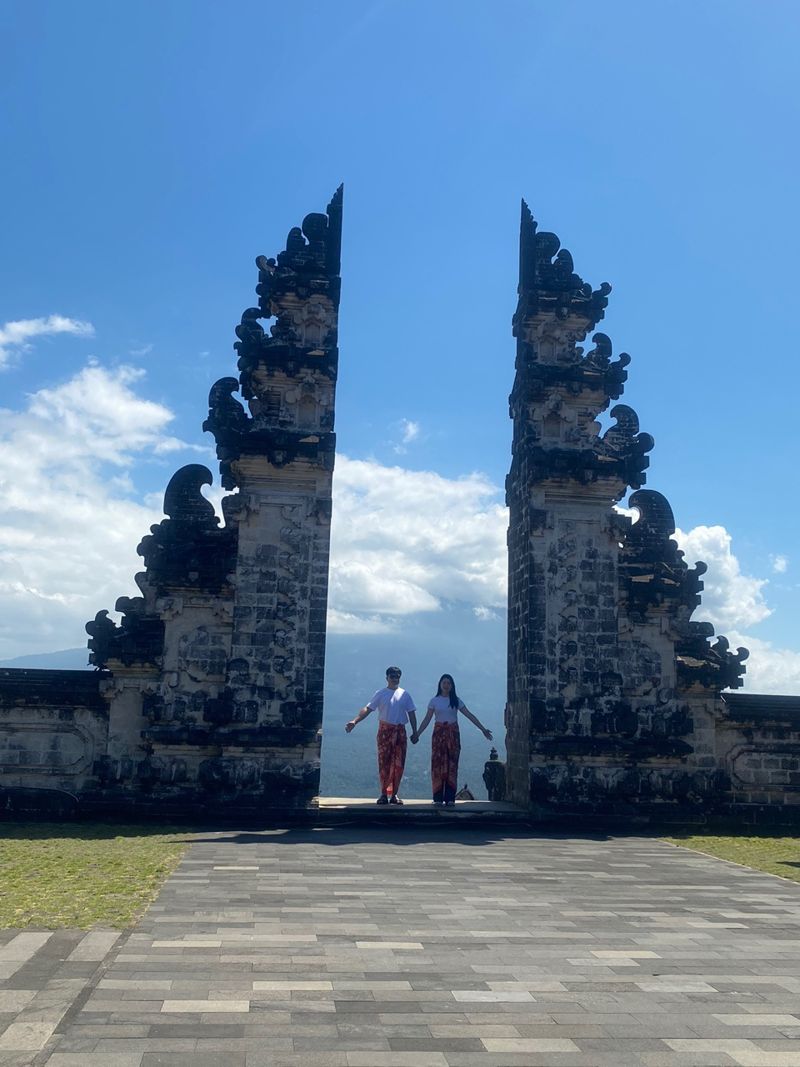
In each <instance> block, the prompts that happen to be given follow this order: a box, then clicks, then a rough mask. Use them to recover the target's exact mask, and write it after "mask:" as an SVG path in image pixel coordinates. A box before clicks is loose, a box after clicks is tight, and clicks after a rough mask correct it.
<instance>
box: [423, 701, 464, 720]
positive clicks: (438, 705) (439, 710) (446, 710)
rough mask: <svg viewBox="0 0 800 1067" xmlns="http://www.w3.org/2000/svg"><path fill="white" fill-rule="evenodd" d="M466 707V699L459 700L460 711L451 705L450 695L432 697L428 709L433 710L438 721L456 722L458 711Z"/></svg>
mask: <svg viewBox="0 0 800 1067" xmlns="http://www.w3.org/2000/svg"><path fill="white" fill-rule="evenodd" d="M463 707H464V701H463V700H459V702H458V711H456V709H455V708H452V707H450V697H431V699H430V700H429V701H428V711H432V712H433V715H434V718H435V719H436V722H456V720H457V719H458V712H459V711H461V710H462V709H463Z"/></svg>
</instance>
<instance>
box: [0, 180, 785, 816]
mask: <svg viewBox="0 0 800 1067" xmlns="http://www.w3.org/2000/svg"><path fill="white" fill-rule="evenodd" d="M341 234H342V190H341V188H340V189H339V190H338V191H337V193H336V194H335V196H334V197H333V199H332V200H331V202H330V204H329V205H328V208H327V210H326V212H325V213H324V214H322V213H314V214H310V215H307V216H306V217H305V219H304V220H303V223H302V226H301V227H294V228H293V229H291V230H290V231H289V235H288V238H287V241H286V248H285V249H284V250H283V251H281V252H280V253H279V254H278V255H277V256H276V257H275V258H274V259H272V258H269V259H268V258H266V257H264V256H259V257H258V259H257V260H256V264H257V267H258V284H257V286H256V293H257V295H258V305H257V306H255V307H251V308H248V309H247V310H246V311H245V312H244V314H243V315H242V319H241V322H240V324H239V325H238V326H237V327H236V335H237V337H238V340H237V342H236V344H235V346H234V347H235V348H236V350H237V351H238V371H239V375H238V377H236V378H235V377H229V378H222V379H220V381H218V382H217V383H216V384H215V385H214V386H213V388H212V389H211V394H210V397H209V413H208V417H207V419H206V421H205V422H204V424H203V428H204V429H205V430H208V431H210V432H211V433H212V434H213V436H214V438H215V441H216V447H217V456H218V459H219V463H220V476H221V481H222V486H223V488H224V489H227V490H230V493H229V495H228V496H226V497H225V498H224V499H223V513H224V519H225V523H224V525H220V522H219V519H218V518H217V517H216V515H215V514H214V510H213V508H212V506H211V505H210V504H209V502H208V501H207V500H206V499H205V497H204V496H203V495H202V492H201V489H202V487H203V486H204V485H208V484H212V481H213V478H212V474H211V472H210V471H209V470H208V469H207V468H205V467H203V466H199V465H195V464H192V465H189V466H187V467H183V468H181V470H179V471H178V472H177V473H176V474H175V475H174V476H173V478H172V480H171V481H170V483H169V485H168V486H167V490H166V495H165V500H164V510H165V513H166V518H164V520H163V521H162V522H160V523H159V524H158V525H156V526H153V527H152V528H151V531H150V533H149V534H147V535H146V536H145V537H144V538H143V540H142V542H141V544H140V545H139V547H138V552H139V555H141V556H142V558H143V560H144V570H143V571H142V572H141V573H139V574H137V575H136V583H137V585H138V587H139V589H140V592H141V595H140V596H138V597H121V598H120V599H119V600H118V601H117V604H116V609H117V611H118V612H119V613H120V614H121V621H120V622H119V623H115V622H114V621H112V620H111V619H110V618H109V614H108V611H107V610H105V609H103V610H101V611H99V612H98V613H97V615H96V617H95V618H94V620H93V621H91V622H89V623H88V624H87V627H86V629H87V631H88V633H89V635H90V639H89V649H90V661H91V662H92V663H93V664H94V666H95V667H96V668H97V670H96V671H95V672H94V673H89V672H81V671H31V670H8V669H6V670H2V671H0V808H5V809H6V810H11V811H14V810H18V811H19V810H26V809H27V808H29V807H31V806H39V807H45V808H46V807H50V808H51V809H52V810H54V811H58V810H63V809H65V808H68V807H69V806H70V805H72V806H75V805H77V806H78V807H79V808H80V809H83V810H86V811H103V810H127V811H129V812H134V811H153V812H163V813H164V814H167V813H170V812H174V813H178V812H187V811H193V812H205V813H207V814H214V813H217V814H218V813H221V812H223V811H239V812H242V813H245V812H249V813H266V812H269V811H278V810H280V809H285V808H302V807H305V806H306V805H308V804H309V802H310V801H311V800H312V799H313V798H314V797H315V796H316V794H317V792H318V786H319V761H320V728H321V724H322V695H323V678H324V660H325V620H326V608H327V589H328V563H329V545H330V521H331V480H332V475H333V466H334V455H335V434H334V408H335V390H336V377H337V368H338V356H339V353H338V337H337V329H338V309H339V294H340V286H341V280H340V252H341ZM609 293H610V286H608V285H607V284H603V285H601V286H600V288H599V289H592V287H591V285H589V284H587V283H585V282H584V281H583V279H582V278H581V277H580V276H579V275H578V274H576V273H575V270H574V267H573V262H572V258H571V256H570V255H569V253H568V252H567V251H566V250H565V249H562V248H561V247H560V242H559V240H558V238H557V237H556V236H555V235H554V234H551V233H542V232H539V231H538V230H537V225H536V223H535V221H534V220H533V218H532V216H531V214H530V212H529V210H528V208H527V206H525V205H524V204H523V209H522V223H521V232H520V281H519V302H518V305H517V310H516V313H515V315H514V319H513V332H514V336H515V338H516V342H517V358H516V378H515V381H514V385H513V389H512V392H511V397H510V411H511V417H512V419H513V422H514V435H513V446H512V462H511V470H510V473H509V475H508V480H507V500H508V505H509V511H510V524H509V533H508V550H509V610H508V703H507V707H506V730H507V750H508V762H507V767H506V768H505V773H504V774H500V773H497V772H498V770H499V769H498V768H497V767H494V768H493V770H494V772H495V774H496V777H497V778H498V779H499V778H504V779H505V795H506V797H507V799H509V800H511V801H513V802H514V803H515V804H517V805H518V806H519V807H521V808H523V809H529V810H530V811H531V812H532V813H534V814H539V815H552V814H558V813H570V812H572V813H574V812H585V813H589V812H591V813H597V814H603V815H607V814H614V815H617V816H621V817H623V818H625V817H629V816H632V815H641V814H647V815H654V814H655V815H658V816H661V817H665V816H666V817H671V818H697V817H698V816H705V815H707V814H709V813H714V812H720V813H730V812H736V813H738V814H740V815H742V816H744V817H747V818H750V819H756V818H759V817H770V818H781V819H790V818H791V817H792V816H794V815H796V813H797V812H798V811H800V807H799V806H798V805H800V698H795V697H774V696H754V695H751V694H735V693H730V690H731V689H736V688H738V687H740V686H741V678H742V675H743V673H744V670H745V668H744V660H745V659H746V656H747V652H746V650H744V649H739V650H738V651H736V652H733V651H731V649H730V648H729V647H728V642H727V641H726V639H725V638H724V637H717V638H715V637H714V632H713V627H712V626H711V625H710V624H708V623H704V622H695V621H693V619H692V615H693V613H694V612H695V609H696V608H697V607H698V606H699V604H700V593H701V590H702V588H703V583H702V580H701V576H702V574H703V572H704V570H705V566H704V564H701V563H699V564H697V565H696V566H695V567H693V568H691V567H689V566H688V565H687V564H686V562H685V561H684V559H683V554H682V553H681V552H680V551H679V549H678V547H677V545H676V543H675V541H674V540H673V539H672V534H673V533H674V530H675V524H674V520H673V516H672V512H671V509H670V506H669V504H668V502H667V501H666V499H665V498H664V497H663V496H661V495H660V494H659V493H657V492H653V491H652V490H649V489H642V488H641V487H642V486H643V484H644V482H645V470H646V468H647V466H648V462H649V460H648V453H649V452H650V451H651V449H652V448H653V439H652V438H651V437H650V435H649V434H647V433H643V432H640V430H639V424H638V419H637V416H636V413H635V412H634V411H633V409H632V408H630V407H628V406H627V405H625V404H619V403H617V404H615V406H614V407H612V408H611V412H610V414H611V416H612V418H613V419H614V423H613V425H612V426H611V427H610V428H609V429H608V430H606V432H605V433H603V434H602V435H601V433H600V425H599V423H598V422H597V417H598V415H599V414H600V413H601V412H603V411H605V410H606V409H607V408H608V407H609V405H610V404H611V402H612V401H617V400H618V399H619V397H620V396H621V395H622V392H623V388H624V384H625V381H626V379H627V373H628V372H627V366H628V364H629V362H630V357H629V356H627V355H626V354H624V353H622V354H620V355H619V356H617V357H616V358H614V356H613V353H612V345H611V341H610V339H609V338H608V337H607V336H606V335H605V334H603V333H595V334H594V335H593V337H592V339H591V347H590V348H589V350H588V351H585V349H584V347H583V345H582V342H584V341H585V339H586V337H587V336H588V335H589V334H590V333H591V332H592V331H593V330H594V329H595V327H596V326H597V324H598V322H600V320H601V319H602V318H603V315H604V310H605V307H606V305H607V303H608V294H609ZM263 323H266V324H268V329H265V328H264V325H262V324H263ZM236 394H239V396H240V397H241V400H240V399H238V398H237V395H236ZM242 401H244V403H242ZM628 489H633V490H634V493H633V495H632V496H631V497H630V500H629V505H630V507H631V508H633V509H635V511H636V513H638V521H636V522H634V521H632V519H631V518H630V517H628V516H627V515H626V514H623V513H620V512H617V511H616V510H615V509H614V507H613V505H614V504H615V503H616V502H618V501H620V500H621V499H622V498H623V497H624V495H625V494H626V493H627V491H628Z"/></svg>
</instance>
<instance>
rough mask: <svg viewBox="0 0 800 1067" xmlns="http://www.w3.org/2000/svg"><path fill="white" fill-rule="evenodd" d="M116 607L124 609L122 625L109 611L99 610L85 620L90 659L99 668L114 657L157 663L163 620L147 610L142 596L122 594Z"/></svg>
mask: <svg viewBox="0 0 800 1067" xmlns="http://www.w3.org/2000/svg"><path fill="white" fill-rule="evenodd" d="M115 608H116V610H117V611H121V612H123V615H122V619H121V623H120V625H119V626H117V625H116V623H114V622H113V621H112V620H111V619H109V617H108V612H107V611H98V613H97V614H96V615H95V617H94V620H93V621H92V622H87V623H86V632H87V633H88V634H89V635H90V640H89V642H88V644H89V650H90V655H89V662H90V663H93V664H94V666H95V667H97V668H98V670H101V669H104V668H106V667H108V665H109V662H111V661H114V662H118V663H123V664H124V665H125V666H126V667H131V666H133V665H134V664H142V665H149V666H153V667H155V666H158V664H159V663H160V657H161V652H162V650H163V648H164V623H163V621H162V620H161V619H160V618H158V616H155V615H150V616H148V615H146V614H145V612H144V601H143V600H142V598H141V597H133V598H130V597H124V596H123V597H119V598H118V599H117V603H116V605H115Z"/></svg>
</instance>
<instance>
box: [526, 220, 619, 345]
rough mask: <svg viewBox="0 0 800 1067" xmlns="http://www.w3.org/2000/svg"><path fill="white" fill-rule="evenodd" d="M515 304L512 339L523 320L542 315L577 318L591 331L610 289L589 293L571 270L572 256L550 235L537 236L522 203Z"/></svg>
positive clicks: (600, 315) (585, 284)
mask: <svg viewBox="0 0 800 1067" xmlns="http://www.w3.org/2000/svg"><path fill="white" fill-rule="evenodd" d="M518 291H519V303H518V305H517V311H516V313H515V315H514V320H513V327H514V336H515V337H518V336H519V333H518V332H517V331H518V327H519V326H520V325H521V324H522V323H523V322H524V321H525V320H526V319H530V318H532V317H533V316H535V315H539V314H540V313H544V312H551V313H554V314H555V316H556V318H558V319H567V318H572V319H577V320H580V321H581V322H582V323H583V324H585V328H586V330H587V331H588V330H591V329H592V328H593V327H594V326H596V325H597V323H598V322H599V321H600V320H601V319H602V318H603V316H604V314H605V309H606V307H607V306H608V294H609V293H610V292H611V286H610V285H609V284H608V282H603V283H602V285H601V286H600V288H599V289H595V290H592V287H591V285H589V284H588V283H587V282H584V280H583V278H581V277H580V275H578V274H576V273H575V271H574V267H573V263H572V256H571V255H570V254H569V252H568V251H567V250H566V248H561V242H560V241H559V239H558V237H556V235H555V234H554V233H544V232H542V233H538V232H537V223H536V220H535V219H534V217H533V215H532V214H531V211H530V208H529V207H528V205H527V204H526V203H525V201H524V200H523V201H522V218H521V222H520V249H519V290H518Z"/></svg>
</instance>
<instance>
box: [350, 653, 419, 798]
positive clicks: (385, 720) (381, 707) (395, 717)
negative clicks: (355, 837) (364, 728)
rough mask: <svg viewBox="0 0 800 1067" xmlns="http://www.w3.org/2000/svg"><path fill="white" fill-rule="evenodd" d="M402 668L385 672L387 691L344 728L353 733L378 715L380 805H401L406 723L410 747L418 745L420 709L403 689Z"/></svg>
mask: <svg viewBox="0 0 800 1067" xmlns="http://www.w3.org/2000/svg"><path fill="white" fill-rule="evenodd" d="M402 673H403V672H402V671H401V670H400V668H399V667H387V668H386V688H385V689H379V690H378V692H377V693H376V694H375V696H374V697H373V698H372V699H371V700H370V701H369V703H367V704H365V705H364V707H363V708H362V709H361V710H360V711H359V713H358V715H356V717H355V718H354V719H351V720H350V722H348V723H347V724H346V725H345V730H346V731H347V732H348V733H350V732H351V731H352V730H354V729H355V728H356V726H358V724H359V723H360V722H361V721H362V719H366V717H367V716H368V715H369V714H370V713H371V712H373V711H377V712H378V777H379V778H380V782H381V795H380V796H379V797H378V803H379V804H402V803H403V801H402V800H401V799H400V797H399V796H398V795H397V794H398V791H399V789H400V779H401V778H402V777H403V770H404V769H405V765H406V749H407V747H408V735H407V734H406V723H407V722H410V723H411V743H412V744H413V745H416V743H417V716H416V711H417V709H416V708H415V706H414V701H413V700H412V699H411V694H410V693H409V692H407V691H406V690H405V689H401V688H400V675H401V674H402Z"/></svg>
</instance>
